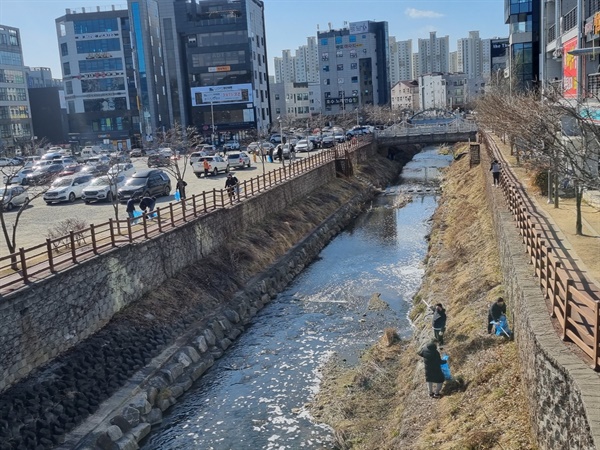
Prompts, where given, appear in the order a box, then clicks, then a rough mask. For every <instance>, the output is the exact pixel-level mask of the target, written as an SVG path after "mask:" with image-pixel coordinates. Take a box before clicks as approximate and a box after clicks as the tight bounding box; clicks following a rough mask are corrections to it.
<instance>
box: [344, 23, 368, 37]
mask: <svg viewBox="0 0 600 450" xmlns="http://www.w3.org/2000/svg"><path fill="white" fill-rule="evenodd" d="M348 29H349V30H350V34H362V33H368V32H369V21H368V20H365V21H362V22H350V23H349V24H348Z"/></svg>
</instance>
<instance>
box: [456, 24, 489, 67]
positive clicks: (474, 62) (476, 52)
mask: <svg viewBox="0 0 600 450" xmlns="http://www.w3.org/2000/svg"><path fill="white" fill-rule="evenodd" d="M456 54H457V69H458V72H460V73H464V74H465V75H466V76H467V78H477V77H481V76H482V75H483V45H482V41H481V38H480V37H479V31H469V37H468V38H461V39H459V40H458V41H457V43H456Z"/></svg>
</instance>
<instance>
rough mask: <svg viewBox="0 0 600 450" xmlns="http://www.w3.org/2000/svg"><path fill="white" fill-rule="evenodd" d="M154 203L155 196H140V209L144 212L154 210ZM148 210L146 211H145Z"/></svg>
mask: <svg viewBox="0 0 600 450" xmlns="http://www.w3.org/2000/svg"><path fill="white" fill-rule="evenodd" d="M155 205H156V197H142V199H141V200H140V209H141V210H142V211H143V212H144V213H146V212H147V213H149V214H150V213H152V211H154V206H155ZM146 210H148V211H146Z"/></svg>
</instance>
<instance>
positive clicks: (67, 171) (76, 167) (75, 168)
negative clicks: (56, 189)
mask: <svg viewBox="0 0 600 450" xmlns="http://www.w3.org/2000/svg"><path fill="white" fill-rule="evenodd" d="M84 167H85V166H82V165H81V164H71V165H65V168H64V169H63V171H62V172H60V173H59V174H58V176H59V177H68V176H69V175H75V174H76V173H79V172H81V170H82V169H83V168H84Z"/></svg>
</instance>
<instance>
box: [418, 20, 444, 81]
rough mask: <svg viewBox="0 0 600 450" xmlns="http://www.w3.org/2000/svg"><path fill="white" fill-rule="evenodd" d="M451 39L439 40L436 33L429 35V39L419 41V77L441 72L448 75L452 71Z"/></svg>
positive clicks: (442, 38)
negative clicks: (450, 62)
mask: <svg viewBox="0 0 600 450" xmlns="http://www.w3.org/2000/svg"><path fill="white" fill-rule="evenodd" d="M449 43H450V38H449V37H448V36H444V37H441V38H438V37H437V36H436V32H435V31H431V32H430V33H429V39H419V43H418V47H419V48H418V52H419V53H418V54H419V56H418V60H419V69H418V75H423V74H427V73H434V72H441V73H447V72H448V71H449V69H450V64H449V59H450V45H449Z"/></svg>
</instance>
